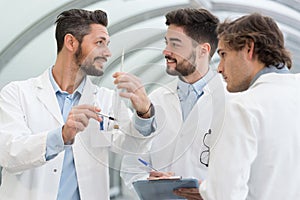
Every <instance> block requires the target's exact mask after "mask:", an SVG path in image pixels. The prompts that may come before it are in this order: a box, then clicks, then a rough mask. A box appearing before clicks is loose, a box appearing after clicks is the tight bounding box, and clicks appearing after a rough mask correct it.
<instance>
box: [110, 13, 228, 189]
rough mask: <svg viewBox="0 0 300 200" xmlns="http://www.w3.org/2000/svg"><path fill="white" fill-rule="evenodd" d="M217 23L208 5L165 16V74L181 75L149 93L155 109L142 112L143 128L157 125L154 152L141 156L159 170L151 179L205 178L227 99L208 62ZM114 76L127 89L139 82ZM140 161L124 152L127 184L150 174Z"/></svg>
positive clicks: (131, 77)
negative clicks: (142, 167)
mask: <svg viewBox="0 0 300 200" xmlns="http://www.w3.org/2000/svg"><path fill="white" fill-rule="evenodd" d="M218 22H219V20H218V19H217V17H215V16H214V15H212V14H211V13H210V12H209V11H207V10H205V9H191V8H186V9H178V10H174V11H171V12H169V13H168V14H167V15H166V25H167V26H168V29H167V32H166V35H165V42H166V48H165V49H164V51H163V54H164V56H165V58H166V65H167V73H168V74H169V75H171V76H177V77H178V79H177V80H175V81H174V82H171V83H170V84H168V85H166V86H164V87H160V88H158V89H157V90H155V91H154V92H153V93H152V94H151V95H150V99H151V102H152V104H153V107H154V109H152V110H153V111H155V112H150V111H149V112H146V113H143V115H140V116H141V117H151V118H150V119H147V120H145V121H148V126H147V125H144V126H143V128H144V131H146V130H148V131H149V132H151V131H152V129H151V125H152V126H153V124H154V125H156V131H155V132H154V134H155V135H156V136H155V138H154V140H153V143H152V146H151V151H150V152H149V154H145V155H141V157H142V158H143V159H144V160H145V161H147V162H149V163H150V164H151V165H152V166H153V167H154V168H155V169H157V170H158V171H152V172H150V177H149V178H150V179H151V178H157V177H164V176H170V175H173V174H176V175H180V176H182V177H196V178H198V179H201V180H203V179H205V178H206V174H207V166H208V161H209V157H208V152H209V149H208V148H209V147H208V145H209V141H212V140H213V138H214V136H215V135H216V133H217V132H218V129H219V128H218V127H219V124H221V122H222V119H223V115H222V114H223V105H224V101H225V88H224V85H223V82H222V78H221V77H220V76H219V75H218V74H217V73H216V72H214V71H213V70H212V69H210V67H209V63H210V60H211V57H212V56H213V54H214V52H215V50H216V47H217V42H218V40H217V35H216V27H217V25H218ZM115 76H118V78H116V80H115V82H116V83H118V84H119V86H120V87H122V86H123V88H126V89H129V88H128V86H133V85H134V83H135V82H136V81H133V80H136V77H134V76H133V75H130V74H126V73H121V74H120V73H116V74H115ZM128 82H130V83H132V84H128ZM122 83H123V84H122ZM124 96H125V97H126V95H124ZM127 97H130V95H129V94H127ZM144 110H146V109H144ZM150 110H151V109H150ZM149 121H150V122H149ZM145 124H147V123H146V122H145ZM146 127H148V129H146ZM203 142H204V143H203ZM139 166H141V163H139V162H138V156H137V157H133V156H125V157H124V159H123V162H122V172H121V176H122V178H123V179H124V180H125V183H126V184H127V185H128V186H129V187H131V186H132V185H131V183H132V182H133V181H135V180H137V179H145V178H147V177H148V174H147V173H146V174H145V171H141V170H139V168H140V167H139Z"/></svg>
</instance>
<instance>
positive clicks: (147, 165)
mask: <svg viewBox="0 0 300 200" xmlns="http://www.w3.org/2000/svg"><path fill="white" fill-rule="evenodd" d="M138 160H139V161H140V162H141V163H142V164H143V165H145V166H146V167H149V168H151V169H152V170H154V171H158V170H157V169H155V168H153V167H152V165H151V164H150V163H148V162H146V161H144V160H142V159H141V158H138Z"/></svg>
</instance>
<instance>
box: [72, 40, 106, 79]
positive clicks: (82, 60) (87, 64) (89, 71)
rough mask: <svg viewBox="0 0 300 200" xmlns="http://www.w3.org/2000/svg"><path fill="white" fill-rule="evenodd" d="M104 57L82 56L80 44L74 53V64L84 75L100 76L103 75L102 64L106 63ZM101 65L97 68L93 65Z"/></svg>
mask: <svg viewBox="0 0 300 200" xmlns="http://www.w3.org/2000/svg"><path fill="white" fill-rule="evenodd" d="M106 61H107V59H106V57H100V56H97V57H94V58H90V57H88V56H84V55H83V54H82V48H81V44H80V45H79V47H78V49H77V51H76V53H75V62H76V64H77V65H78V66H79V69H80V70H81V71H83V72H84V73H85V74H86V75H90V76H102V75H103V74H104V72H103V70H102V67H103V65H104V62H106ZM97 63H98V64H99V65H101V67H97V66H96V65H95V64H97Z"/></svg>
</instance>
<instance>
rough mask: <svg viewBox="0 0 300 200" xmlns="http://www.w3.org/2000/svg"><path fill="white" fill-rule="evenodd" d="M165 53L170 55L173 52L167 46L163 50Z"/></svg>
mask: <svg viewBox="0 0 300 200" xmlns="http://www.w3.org/2000/svg"><path fill="white" fill-rule="evenodd" d="M163 54H164V55H165V56H170V55H171V54H172V52H171V51H170V50H169V49H168V48H167V46H166V48H165V49H164V50H163Z"/></svg>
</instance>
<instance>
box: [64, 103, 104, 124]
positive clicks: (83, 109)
mask: <svg viewBox="0 0 300 200" xmlns="http://www.w3.org/2000/svg"><path fill="white" fill-rule="evenodd" d="M98 110H99V111H98ZM100 111H101V109H95V107H94V106H91V105H82V106H77V107H73V109H72V110H71V111H70V114H71V115H74V116H77V117H79V116H81V117H83V116H82V115H81V114H84V115H85V117H86V118H87V119H90V118H93V119H95V120H97V121H101V120H102V119H101V117H100V116H99V115H98V114H97V113H96V112H100Z"/></svg>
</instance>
